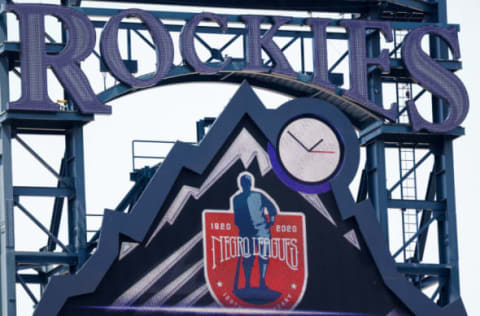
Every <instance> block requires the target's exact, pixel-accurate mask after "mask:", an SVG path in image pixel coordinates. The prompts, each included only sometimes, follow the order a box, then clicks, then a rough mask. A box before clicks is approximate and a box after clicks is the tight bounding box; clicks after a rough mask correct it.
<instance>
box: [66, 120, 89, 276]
mask: <svg viewBox="0 0 480 316" xmlns="http://www.w3.org/2000/svg"><path fill="white" fill-rule="evenodd" d="M82 128H83V127H82V126H77V127H73V128H71V129H70V130H68V131H67V134H66V137H65V142H66V143H65V157H66V167H67V176H68V178H69V181H72V184H73V187H74V189H75V194H74V195H73V196H72V197H69V199H68V235H69V237H68V238H69V247H70V249H71V250H72V251H73V252H74V253H75V254H77V256H78V264H77V266H75V267H72V269H74V270H77V268H79V267H81V266H82V264H83V263H84V262H85V260H87V258H88V251H87V213H86V203H85V172H84V157H83V130H82ZM72 272H73V271H72Z"/></svg>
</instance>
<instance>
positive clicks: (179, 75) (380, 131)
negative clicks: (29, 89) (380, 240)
mask: <svg viewBox="0 0 480 316" xmlns="http://www.w3.org/2000/svg"><path fill="white" fill-rule="evenodd" d="M6 2H7V1H6V0H0V3H1V4H2V6H3V7H4V6H5V4H6ZM116 2H122V1H116ZM128 2H138V3H151V2H152V1H149V0H144V1H128ZM153 2H154V3H157V4H160V3H162V4H172V3H175V4H177V5H178V4H180V5H182V4H184V5H192V4H195V5H197V6H218V7H222V6H223V7H236V6H237V4H236V2H235V4H233V2H232V3H230V1H223V0H222V1H220V0H218V1H169V0H164V1H153ZM282 3H283V2H282ZM61 4H62V5H65V6H71V7H74V8H76V9H77V10H80V11H82V12H84V13H85V14H87V15H89V16H90V18H91V19H92V21H93V24H94V26H95V27H96V28H98V29H101V28H102V27H103V26H104V24H105V20H104V19H103V18H104V17H110V16H112V15H115V14H116V13H118V12H119V10H117V9H106V8H102V9H100V8H91V7H90V8H87V7H82V6H81V3H80V1H79V0H77V1H66V0H62V3H61ZM239 6H242V7H245V8H253V9H255V8H257V9H287V10H291V9H293V8H292V7H291V6H290V7H289V5H288V4H284V6H283V7H282V6H278V4H277V3H276V2H275V1H262V4H261V7H260V4H259V3H258V1H255V2H254V1H243V2H242V4H241V5H239ZM295 9H300V10H309V11H324V12H337V13H352V14H353V15H352V17H354V18H364V19H382V20H389V21H392V26H393V27H394V29H395V38H396V42H395V46H394V49H393V50H392V51H391V54H390V57H391V61H390V63H391V68H392V71H391V73H390V74H388V75H385V74H382V73H381V72H380V71H379V70H377V69H375V68H372V69H370V70H369V77H370V78H369V88H370V90H371V93H370V98H371V100H372V101H374V102H376V103H377V104H379V105H382V104H383V103H384V99H383V95H382V89H383V88H384V87H385V85H386V84H391V85H395V87H396V91H397V101H398V103H399V104H400V106H401V108H402V105H404V104H405V101H407V100H409V99H415V100H416V99H419V98H420V97H421V96H422V95H423V94H424V93H425V90H421V91H419V92H418V93H417V94H416V95H414V94H413V93H412V92H413V89H412V85H413V84H414V83H413V82H412V80H411V78H410V77H409V75H408V73H407V72H406V70H405V69H404V67H403V64H402V62H401V59H400V58H399V56H398V51H399V48H400V47H401V45H402V42H401V39H402V35H401V32H402V30H409V29H412V28H416V27H419V26H421V25H426V24H435V25H438V26H441V27H448V25H447V20H446V0H432V1H424V0H388V1H380V0H379V1H367V0H355V1H334V0H331V1H300V2H298V3H297V2H295ZM150 12H151V13H152V14H153V15H155V16H156V17H158V18H161V19H165V20H168V21H172V20H173V21H175V22H178V21H180V22H183V23H185V21H186V20H188V19H189V18H190V17H191V16H192V14H191V13H187V12H172V11H150ZM227 18H228V21H229V22H230V23H233V22H239V21H240V17H239V16H237V15H227ZM337 22H338V21H335V20H334V21H333V22H332V25H335V24H336V23H337ZM291 23H292V24H293V25H296V26H301V25H302V23H303V19H293V21H292V22H291ZM165 25H166V27H167V28H168V30H169V31H171V32H179V31H180V30H181V27H182V23H167V22H165ZM121 28H122V29H125V30H126V33H125V34H126V36H127V56H128V57H127V60H125V63H126V65H127V67H128V68H129V69H130V70H131V72H133V73H134V72H136V71H137V62H136V61H135V60H133V59H132V54H131V52H132V49H133V45H132V37H133V36H136V37H137V40H138V39H139V40H142V41H145V43H147V45H148V46H150V47H151V48H152V49H154V48H155V47H154V45H153V44H152V43H151V42H150V41H149V39H148V38H147V37H146V36H145V33H142V32H143V31H144V30H145V27H144V26H143V25H142V24H139V23H134V22H128V23H122V24H121ZM47 33H48V30H47ZM218 33H219V30H218V28H215V27H211V26H201V27H199V29H198V34H197V36H196V38H197V40H198V42H199V43H200V44H201V45H203V46H204V47H205V48H206V49H207V50H208V52H209V53H210V55H211V56H210V58H208V60H207V62H208V63H212V64H214V63H216V62H217V63H218V62H221V61H223V59H224V57H225V53H224V51H225V50H226V49H227V48H228V47H229V46H231V45H232V44H233V43H234V42H235V41H237V40H239V41H240V40H242V39H243V38H244V35H245V31H244V29H242V28H236V27H229V29H228V31H227V35H230V36H231V38H230V39H229V40H228V42H227V43H225V44H224V45H223V46H222V47H219V48H214V47H212V46H211V45H210V44H209V43H208V42H207V41H206V40H204V39H203V38H202V36H203V35H204V34H218ZM218 35H219V36H225V35H220V34H218ZM276 36H277V37H278V38H283V39H286V44H284V45H283V47H282V49H283V50H287V49H289V47H291V46H292V45H293V44H295V43H298V42H299V43H300V45H299V47H300V52H299V55H300V56H301V60H300V68H299V69H298V76H297V78H296V79H285V78H281V77H278V76H275V75H274V74H272V73H263V74H252V73H248V72H242V71H241V69H242V68H243V65H244V64H245V61H244V60H243V59H242V58H234V59H233V62H232V63H231V65H230V66H229V68H227V69H225V70H223V71H222V72H220V73H217V74H211V75H208V76H207V75H199V74H198V73H195V72H193V71H192V70H191V69H190V68H189V67H188V66H186V65H184V64H182V65H177V66H174V67H173V68H172V69H171V71H170V74H169V75H168V77H167V78H166V79H165V80H163V81H161V82H160V85H165V84H172V83H178V82H192V81H212V82H217V81H226V82H234V83H235V82H241V81H242V80H244V79H248V80H249V82H250V83H251V84H252V85H256V86H259V87H265V88H268V89H272V90H276V91H281V92H283V93H286V94H289V95H291V96H295V97H298V96H310V97H317V98H325V99H327V100H328V101H330V102H332V103H334V104H336V105H337V106H339V107H340V108H342V109H343V110H344V111H345V112H346V113H347V114H348V115H349V116H350V117H351V119H352V121H353V123H354V124H355V125H356V126H357V127H358V128H359V130H360V138H361V142H362V145H363V147H364V148H365V152H366V164H365V168H364V169H363V172H362V176H361V180H360V186H359V191H358V197H357V199H358V200H359V201H361V200H364V199H366V198H367V197H368V198H370V199H371V201H372V202H373V204H374V206H375V209H376V211H377V217H378V220H379V222H380V225H381V227H382V228H383V230H384V232H385V237H386V239H387V240H388V239H389V237H390V234H389V215H390V214H391V212H398V211H400V212H402V214H403V216H402V218H403V222H402V228H403V232H402V238H403V245H402V246H401V247H400V248H399V249H392V256H393V257H394V258H396V259H397V262H398V269H399V271H400V272H402V273H403V274H405V276H406V277H407V278H408V279H409V280H410V281H411V282H412V283H414V284H415V285H416V286H417V287H418V288H420V289H426V288H428V287H432V286H434V291H433V293H430V296H431V299H432V300H434V301H435V302H436V303H437V304H439V305H442V306H443V305H446V304H448V303H450V302H452V301H454V300H455V299H457V298H458V297H459V296H460V293H459V272H458V255H457V253H458V251H457V231H456V210H455V190H454V174H453V172H454V168H453V145H452V142H453V140H454V139H455V138H456V137H458V136H461V135H463V129H461V128H458V129H457V130H454V131H452V132H449V133H446V134H429V133H419V132H413V131H412V130H411V129H410V127H409V126H408V125H406V124H404V123H405V121H404V116H402V115H404V114H405V108H403V110H402V111H400V114H399V120H398V122H397V123H387V122H384V121H379V120H378V118H376V117H375V116H374V115H373V114H372V113H368V112H366V111H365V110H358V109H357V107H356V106H355V105H354V104H351V103H348V101H346V100H344V99H343V98H342V97H341V96H340V95H330V94H326V93H325V92H324V91H322V90H320V89H317V88H316V87H315V86H312V85H311V84H309V81H310V79H311V76H312V74H311V72H309V71H308V70H307V69H306V66H305V64H306V62H305V55H306V53H305V41H306V40H307V39H309V38H311V34H310V33H309V31H307V30H302V29H301V28H300V27H299V28H298V29H297V30H281V31H279V32H277V34H276ZM328 38H330V39H338V40H347V34H345V33H335V32H329V33H328ZM6 40H7V23H6V15H5V14H2V16H1V18H0V41H1V42H2V47H1V51H0V53H1V55H0V80H1V83H2V84H1V86H0V97H1V99H0V101H1V109H2V114H0V121H1V129H0V145H1V148H0V150H1V151H0V153H1V160H0V182H1V183H0V184H1V185H0V187H1V190H0V225H1V227H0V228H1V230H0V267H1V271H0V282H1V284H0V286H1V287H0V293H1V300H0V304H1V310H2V315H15V311H16V284H20V285H21V286H22V287H23V289H24V290H25V291H26V292H27V294H28V295H29V296H30V297H31V299H32V301H33V302H34V304H36V303H37V302H38V300H39V299H40V298H39V297H37V296H35V294H34V293H33V292H32V290H31V289H30V285H31V284H40V285H41V287H42V288H43V287H44V286H45V285H46V284H47V283H48V280H49V278H50V277H51V276H52V275H58V274H62V273H75V271H76V270H78V269H79V268H80V267H81V266H82V264H83V263H84V262H85V260H86V259H88V257H89V256H90V255H91V254H92V253H93V252H94V251H95V247H96V242H97V239H98V237H99V233H98V232H94V233H93V236H91V237H90V238H87V232H89V230H88V229H87V216H88V215H89V214H88V213H87V210H86V203H85V182H84V180H85V175H84V162H83V156H84V153H83V146H84V144H83V132H82V130H83V126H84V125H85V124H87V123H88V122H90V121H92V120H93V119H94V117H93V116H90V115H83V114H80V113H79V112H78V111H77V110H76V107H75V104H73V103H72V102H71V101H70V102H68V103H67V104H66V106H65V109H64V110H65V111H62V112H58V113H56V114H42V113H34V112H32V113H29V112H21V113H19V112H11V111H7V106H8V102H9V92H10V86H9V73H14V74H17V75H18V74H19V72H20V70H19V68H18V65H19V51H20V45H19V43H15V42H7V41H6ZM46 40H47V41H48V45H47V50H48V51H49V52H58V51H60V50H61V49H62V48H63V46H64V45H63V44H62V43H56V42H55V41H54V40H53V38H52V37H50V36H49V35H48V34H46ZM367 44H368V51H369V52H370V54H371V55H372V56H375V55H377V54H378V53H379V52H380V35H379V33H378V32H371V33H370V34H369V36H368V38H367ZM429 49H430V54H431V56H432V57H434V58H436V59H437V60H438V62H439V63H440V64H442V65H443V66H444V67H445V68H447V69H449V70H451V71H455V70H458V69H460V68H461V64H460V63H459V62H457V61H452V60H448V50H447V47H446V46H445V45H444V43H443V42H441V41H440V40H439V38H436V37H431V38H430V48H429ZM94 54H95V55H96V56H97V57H98V58H99V61H100V69H101V70H105V66H104V65H103V62H102V60H101V57H100V55H99V54H98V53H97V52H95V53H94ZM347 58H348V51H346V52H345V53H344V54H343V55H341V57H340V58H339V59H338V60H337V62H335V63H334V64H333V65H332V66H331V67H330V70H329V72H330V80H331V81H332V82H333V83H335V84H337V85H341V84H342V83H343V75H342V74H339V73H335V72H334V71H335V69H336V68H337V67H338V65H339V64H340V63H342V62H343V61H344V60H346V59H347ZM265 65H266V66H269V67H272V66H273V65H272V62H271V61H270V60H266V61H265ZM406 91H408V93H407V92H406ZM132 92H135V90H134V89H132V88H131V87H129V86H126V85H123V84H117V85H114V86H112V87H109V88H106V89H105V90H104V91H103V92H101V93H100V94H99V98H100V99H101V100H102V101H103V102H107V101H109V100H113V99H115V98H117V97H120V96H123V95H125V94H128V93H132ZM65 99H68V96H67V95H66V96H65ZM430 104H431V107H432V113H433V114H432V116H433V118H432V119H433V121H435V122H441V121H442V120H443V119H444V118H445V116H446V107H445V106H444V103H443V101H442V100H441V99H439V98H436V97H432V98H431V102H430ZM213 120H214V118H206V119H205V120H201V121H199V122H198V124H197V136H198V140H199V141H200V140H201V138H202V137H203V135H204V133H205V128H206V127H207V126H208V125H210V124H211V123H212V122H213ZM23 134H35V135H50V134H54V135H61V136H63V137H64V139H65V155H64V157H63V159H62V163H61V166H59V168H58V169H57V168H55V167H56V166H50V165H49V164H48V163H47V162H46V161H45V160H44V159H43V158H42V157H41V155H39V154H38V153H37V152H36V151H35V150H34V149H32V147H31V146H30V144H28V143H27V142H26V141H25V140H24V139H23V138H22V136H23ZM14 141H15V142H17V143H18V144H19V145H20V146H22V147H24V148H25V149H26V150H27V151H28V152H30V153H31V154H32V155H33V157H34V158H36V159H37V160H38V161H39V162H40V163H41V164H42V165H43V167H45V168H46V169H47V170H48V171H49V172H50V173H51V174H52V176H54V177H55V178H56V179H57V181H58V184H57V186H56V187H38V186H22V187H19V186H13V180H12V177H13V174H12V142H14ZM389 150H397V151H398V156H399V158H398V162H397V161H396V162H395V163H398V166H392V162H391V161H387V159H386V153H388V151H389ZM421 152H425V153H422V154H421V155H419V153H421ZM418 156H419V157H418ZM133 158H134V159H135V158H138V157H136V156H135V155H134V157H133ZM150 158H151V157H150ZM429 159H430V160H433V163H432V166H433V167H432V169H431V171H430V176H429V179H428V185H427V189H426V192H418V188H417V181H420V180H421V179H418V178H417V170H418V169H419V168H420V167H421V166H422V165H425V164H426V161H427V160H429ZM392 168H399V169H400V172H399V175H400V176H399V179H397V181H396V182H395V184H394V185H393V186H391V187H388V186H387V178H388V177H390V178H391V175H390V174H387V170H388V171H390V170H391V169H392ZM153 171H154V167H153V168H148V167H147V168H143V169H139V170H136V169H135V165H134V172H133V173H132V174H131V179H132V181H134V185H133V187H132V189H131V191H130V192H129V193H128V194H127V195H126V196H125V198H124V199H123V200H122V201H121V202H120V203H119V204H118V206H117V208H116V209H115V211H119V212H128V210H129V209H130V207H131V206H132V205H133V204H134V203H135V201H136V200H137V198H138V197H139V195H140V193H141V192H142V190H143V189H144V187H145V185H146V184H147V182H148V180H149V178H150V177H151V175H152V174H153ZM25 196H29V197H45V196H48V197H52V198H53V199H54V207H53V211H52V215H51V222H50V225H49V226H46V225H44V224H42V223H41V221H39V220H38V219H37V216H36V212H38V210H35V209H27V208H26V207H25V206H24V205H23V204H22V197H25ZM395 196H399V197H395ZM419 196H421V197H419ZM65 200H67V212H68V214H67V215H68V216H67V217H68V241H61V240H59V237H58V233H59V227H60V221H61V218H62V213H63V212H64V211H63V209H64V207H63V205H64V202H65ZM17 212H22V213H24V214H25V215H26V216H27V217H28V218H30V219H31V220H32V221H33V222H34V223H35V224H36V225H37V226H38V227H39V228H40V229H41V230H42V231H43V232H44V233H45V234H46V235H48V242H47V245H45V247H43V248H42V249H39V250H38V251H29V252H21V251H17V250H16V248H15V240H14V214H16V213H17ZM92 215H95V214H92ZM64 216H66V215H64ZM434 223H435V224H436V225H437V235H436V236H435V237H436V240H437V244H438V260H437V262H436V263H429V264H426V263H423V259H424V254H425V248H426V240H427V236H428V235H429V232H430V231H431V226H432V224H434ZM401 254H402V256H400V255H401ZM402 257H403V258H402ZM28 269H30V270H29V271H34V273H27V272H24V271H25V270H28ZM32 269H33V270H32Z"/></svg>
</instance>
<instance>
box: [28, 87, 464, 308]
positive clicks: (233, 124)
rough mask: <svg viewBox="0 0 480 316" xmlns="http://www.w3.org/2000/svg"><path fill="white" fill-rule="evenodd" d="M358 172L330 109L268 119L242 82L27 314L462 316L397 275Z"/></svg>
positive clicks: (270, 113) (344, 123)
mask: <svg viewBox="0 0 480 316" xmlns="http://www.w3.org/2000/svg"><path fill="white" fill-rule="evenodd" d="M358 161H359V142H358V139H357V136H356V133H355V130H354V128H353V126H352V124H351V122H350V121H349V120H348V118H347V117H346V116H345V115H344V114H343V113H342V112H341V111H340V110H338V109H337V108H335V107H334V106H333V105H331V104H329V103H327V102H324V101H321V100H316V99H309V98H300V99H295V100H293V101H290V102H287V103H286V104H284V105H282V106H281V107H280V108H278V109H276V110H268V109H266V108H265V107H264V106H263V104H262V103H261V101H260V100H259V99H258V97H257V96H256V95H255V93H254V92H253V90H252V89H251V88H250V86H249V85H248V83H243V84H242V86H241V87H240V88H239V90H238V92H237V93H236V94H235V96H234V97H233V98H232V100H231V101H230V103H229V104H228V105H227V107H226V108H225V110H224V111H223V113H222V114H221V115H220V116H219V117H218V118H217V120H216V121H215V123H214V125H213V126H212V127H211V129H210V131H209V133H208V134H207V135H206V137H205V138H204V139H203V140H202V142H201V143H200V144H198V145H191V144H186V143H177V144H176V145H175V146H174V147H173V149H172V150H171V152H170V153H169V155H168V157H167V158H166V159H165V161H164V162H163V163H162V165H161V166H160V167H158V169H157V170H156V171H155V174H154V175H153V177H152V178H151V179H150V181H149V183H148V185H147V186H146V187H145V190H144V191H143V193H142V194H141V196H140V198H139V199H138V201H137V202H136V203H135V205H134V206H133V208H132V209H131V211H130V212H129V213H128V214H124V213H117V212H111V211H106V212H105V216H104V219H103V224H102V229H101V233H100V239H99V244H98V247H97V249H96V251H95V253H94V254H93V255H92V256H91V257H90V258H89V259H88V261H87V262H86V263H85V264H84V266H83V267H82V268H81V269H80V270H79V271H78V273H77V274H74V275H66V276H56V277H53V278H52V279H51V281H50V282H49V284H48V286H47V288H46V290H45V294H44V296H43V298H42V300H41V301H40V303H39V305H38V307H37V308H36V310H35V315H40V316H43V315H48V316H51V315H68V316H77V315H93V316H95V315H116V316H118V315H137V314H138V315H170V314H181V315H198V314H203V315H205V314H206V315H240V314H242V315H352V316H353V315H357V316H359V315H372V316H374V315H381V316H386V315H388V316H394V315H395V316H406V315H422V316H423V315H435V316H442V315H445V316H446V315H449V316H450V315H466V313H465V310H464V307H463V304H462V302H461V301H460V300H459V301H457V302H455V303H452V304H450V305H449V306H446V307H443V308H442V307H440V306H437V305H435V304H434V303H432V302H431V301H430V300H429V299H428V298H426V297H425V296H424V295H423V294H422V293H421V292H420V291H419V290H418V289H416V288H415V287H414V286H413V285H412V284H410V283H409V282H408V281H407V280H406V278H405V277H404V276H403V275H402V274H400V273H399V272H398V271H397V268H396V265H395V262H394V261H393V259H392V257H391V255H390V253H389V250H388V247H387V245H386V243H385V242H384V236H383V232H382V231H381V228H380V226H379V224H378V222H377V219H376V217H375V211H374V209H373V207H372V205H371V202H370V201H369V200H366V201H363V202H362V203H358V204H356V203H355V202H354V200H353V198H352V196H351V193H350V191H349V189H348V185H349V184H350V181H351V180H352V179H353V177H354V175H355V174H356V171H357V167H358ZM317 168H320V169H321V170H317Z"/></svg>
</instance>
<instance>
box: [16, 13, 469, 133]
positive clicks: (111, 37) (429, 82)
mask: <svg viewBox="0 0 480 316" xmlns="http://www.w3.org/2000/svg"><path fill="white" fill-rule="evenodd" d="M7 11H10V12H13V13H14V14H16V15H17V17H18V18H19V20H20V39H21V68H22V96H21V98H20V99H19V100H18V101H17V102H13V103H11V104H10V105H9V109H10V110H34V111H57V110H58V106H57V105H56V104H55V103H54V102H53V101H52V100H50V98H49V97H48V93H47V75H46V73H47V67H51V68H52V69H53V71H54V72H55V74H56V76H57V78H58V79H59V81H60V83H61V84H62V85H63V87H64V88H65V89H66V91H67V92H68V94H69V95H70V96H71V98H72V99H73V101H74V102H75V104H76V105H77V106H78V109H79V110H80V111H81V112H82V113H107V114H108V113H111V108H110V107H109V106H107V105H104V104H102V102H100V100H99V99H98V98H97V96H96V94H95V93H94V91H93V90H92V88H91V86H90V83H89V82H88V79H87V77H86V75H85V74H84V73H83V71H82V70H81V69H80V67H79V62H81V61H82V60H84V59H85V58H87V57H88V56H89V55H90V54H91V53H92V51H93V48H94V46H95V40H96V39H95V31H94V27H93V25H92V23H91V22H90V20H89V19H88V17H87V16H86V15H84V14H83V13H80V12H78V11H76V10H74V9H71V8H67V7H62V6H56V5H43V4H15V5H8V6H7ZM45 15H53V16H55V17H57V18H58V19H59V20H61V21H62V22H63V24H64V26H65V28H66V29H67V30H68V34H69V36H68V41H67V43H66V46H65V48H64V49H63V50H62V51H61V52H60V53H59V54H57V55H49V54H47V52H46V50H45V42H44V34H45V26H44V17H45ZM127 17H137V18H139V19H140V20H141V21H142V22H143V23H144V25H145V26H146V28H147V30H148V31H149V32H150V35H151V37H152V39H153V42H154V45H155V47H156V59H157V62H156V70H155V73H154V74H153V75H152V76H150V77H148V78H142V79H140V78H136V77H134V76H133V75H132V74H131V73H130V72H129V71H128V69H127V67H126V66H125V64H124V63H123V61H122V58H121V56H120V52H119V47H118V41H117V34H118V30H119V27H120V22H121V21H122V19H124V18H127ZM265 19H266V17H264V16H259V15H245V16H242V20H243V21H244V23H245V27H246V41H245V45H246V55H245V61H246V63H245V66H244V68H243V69H242V70H247V71H251V72H267V71H272V72H274V73H276V74H279V75H282V76H287V77H292V78H295V77H296V76H297V73H296V72H295V71H294V70H293V68H292V66H291V64H290V62H289V61H288V59H287V58H286V56H285V55H284V53H283V52H282V50H281V49H280V47H279V46H278V45H277V44H276V43H275V42H274V41H273V36H274V35H275V33H276V32H277V31H278V29H279V28H280V27H281V26H283V25H285V24H287V23H289V22H290V20H291V18H289V17H280V16H276V17H271V20H272V26H271V28H270V29H269V30H268V31H267V32H265V33H264V34H262V33H263V32H262V30H261V29H260V25H261V23H262V22H263V21H264V20H265ZM205 20H209V21H213V22H215V23H216V24H217V25H218V27H219V28H220V30H222V31H225V30H226V29H227V28H228V25H227V19H226V18H225V17H223V16H221V15H217V14H214V13H206V12H204V13H199V14H197V15H195V16H194V17H193V18H192V19H191V20H189V21H188V22H187V23H186V25H185V26H184V28H183V30H182V32H181V34H180V49H181V55H182V57H183V59H184V61H185V62H186V63H187V64H188V65H189V66H190V67H191V68H192V69H193V70H194V71H195V72H199V73H216V72H219V71H222V70H223V69H225V67H227V66H228V65H229V64H230V63H231V58H226V59H225V60H224V61H223V63H222V64H220V65H216V66H212V65H209V64H207V63H204V62H202V61H201V60H200V58H199V56H198V54H197V51H196V50H195V46H194V38H195V32H196V30H197V27H198V26H199V24H200V22H201V21H205ZM330 22H331V20H330V19H325V18H309V19H306V20H305V24H306V25H309V26H310V29H311V32H312V38H313V45H312V46H313V66H314V69H313V76H312V80H311V83H312V84H313V85H316V86H318V87H320V88H322V89H324V90H329V91H333V92H335V91H336V90H338V88H337V87H336V86H335V85H333V84H332V83H331V82H329V80H328V63H327V31H326V29H327V26H328V25H329V23H330ZM340 26H341V27H344V28H345V29H346V31H347V32H348V35H349V39H348V41H349V60H350V88H349V89H348V90H342V94H343V96H344V97H345V98H347V99H348V100H350V101H352V102H355V103H358V104H361V105H362V106H363V107H365V108H367V109H368V110H369V111H370V112H372V113H375V114H376V115H378V116H379V117H383V118H385V119H389V120H391V121H394V120H395V119H396V117H397V114H398V105H397V104H392V105H391V106H390V108H389V109H384V108H382V107H381V106H379V105H378V104H375V103H373V102H372V101H371V100H369V98H368V67H369V66H370V65H375V66H377V67H378V68H379V69H380V70H381V71H383V72H385V73H388V72H390V63H389V62H390V61H389V51H388V50H387V49H384V50H382V51H381V53H380V55H379V56H377V57H371V56H369V54H367V49H366V30H367V29H375V30H378V31H380V32H381V33H382V34H383V36H384V38H385V40H386V41H387V42H391V41H392V39H393V30H392V26H391V24H390V23H389V22H384V21H366V20H342V21H341V22H340ZM427 35H435V36H438V37H440V38H441V39H442V40H443V41H444V42H445V43H447V44H448V46H449V47H450V50H451V53H452V56H453V58H455V59H458V58H460V48H459V43H458V35H457V30H456V29H454V28H452V29H445V28H441V27H437V26H423V27H419V28H417V29H414V30H413V31H411V32H410V33H409V34H408V35H407V36H406V38H405V40H404V43H403V47H402V59H403V63H404V65H405V67H406V69H407V70H408V72H409V73H410V76H411V77H412V78H413V80H415V81H416V82H417V83H418V84H420V85H421V86H422V87H423V88H425V89H426V90H427V91H429V92H430V93H431V94H432V95H434V96H437V97H440V98H442V99H443V100H445V101H446V104H447V105H448V109H449V111H448V116H447V118H446V119H445V120H444V121H443V122H442V123H432V122H429V121H427V120H425V119H424V118H423V117H422V116H421V114H420V113H419V111H418V109H417V106H416V104H415V101H414V100H411V101H409V102H408V103H407V108H408V113H409V116H410V122H411V124H412V127H413V129H414V130H426V131H430V132H445V131H448V130H451V129H453V128H455V127H457V126H458V125H460V124H461V123H462V122H463V121H464V119H465V117H466V115H467V112H468V107H469V101H468V94H467V91H466V89H465V86H464V85H463V83H462V82H461V81H460V80H459V78H458V77H457V76H456V75H455V74H453V73H452V72H450V71H448V70H446V69H445V68H444V67H442V66H441V65H440V64H438V63H437V62H436V61H435V60H434V59H432V57H431V56H429V55H427V54H426V53H425V52H424V51H423V49H422V47H421V42H422V39H423V38H424V37H425V36H427ZM100 49H101V53H102V59H103V62H104V63H105V64H106V65H107V67H108V69H109V71H110V73H111V75H112V76H114V77H115V78H116V79H118V80H119V81H121V82H123V83H124V84H127V85H129V86H132V87H135V88H147V87H151V86H155V85H156V84H158V83H159V82H160V81H161V80H162V79H164V78H165V77H166V76H167V74H168V72H169V70H170V68H171V67H172V64H173V52H174V46H173V41H172V38H171V35H170V34H169V32H168V30H167V29H166V27H165V26H164V25H163V24H162V22H161V21H160V20H159V19H157V18H156V17H154V16H153V15H152V14H150V13H149V12H146V11H143V10H140V9H128V10H124V11H122V12H120V13H119V14H117V15H116V16H113V17H112V18H111V19H110V20H109V21H108V23H107V24H106V25H105V28H104V30H103V33H102V35H101V38H100ZM262 50H263V51H265V52H266V53H267V54H268V55H269V57H270V58H271V60H272V61H273V64H274V67H273V69H271V70H270V69H268V68H267V67H265V66H264V64H263V62H262Z"/></svg>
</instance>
